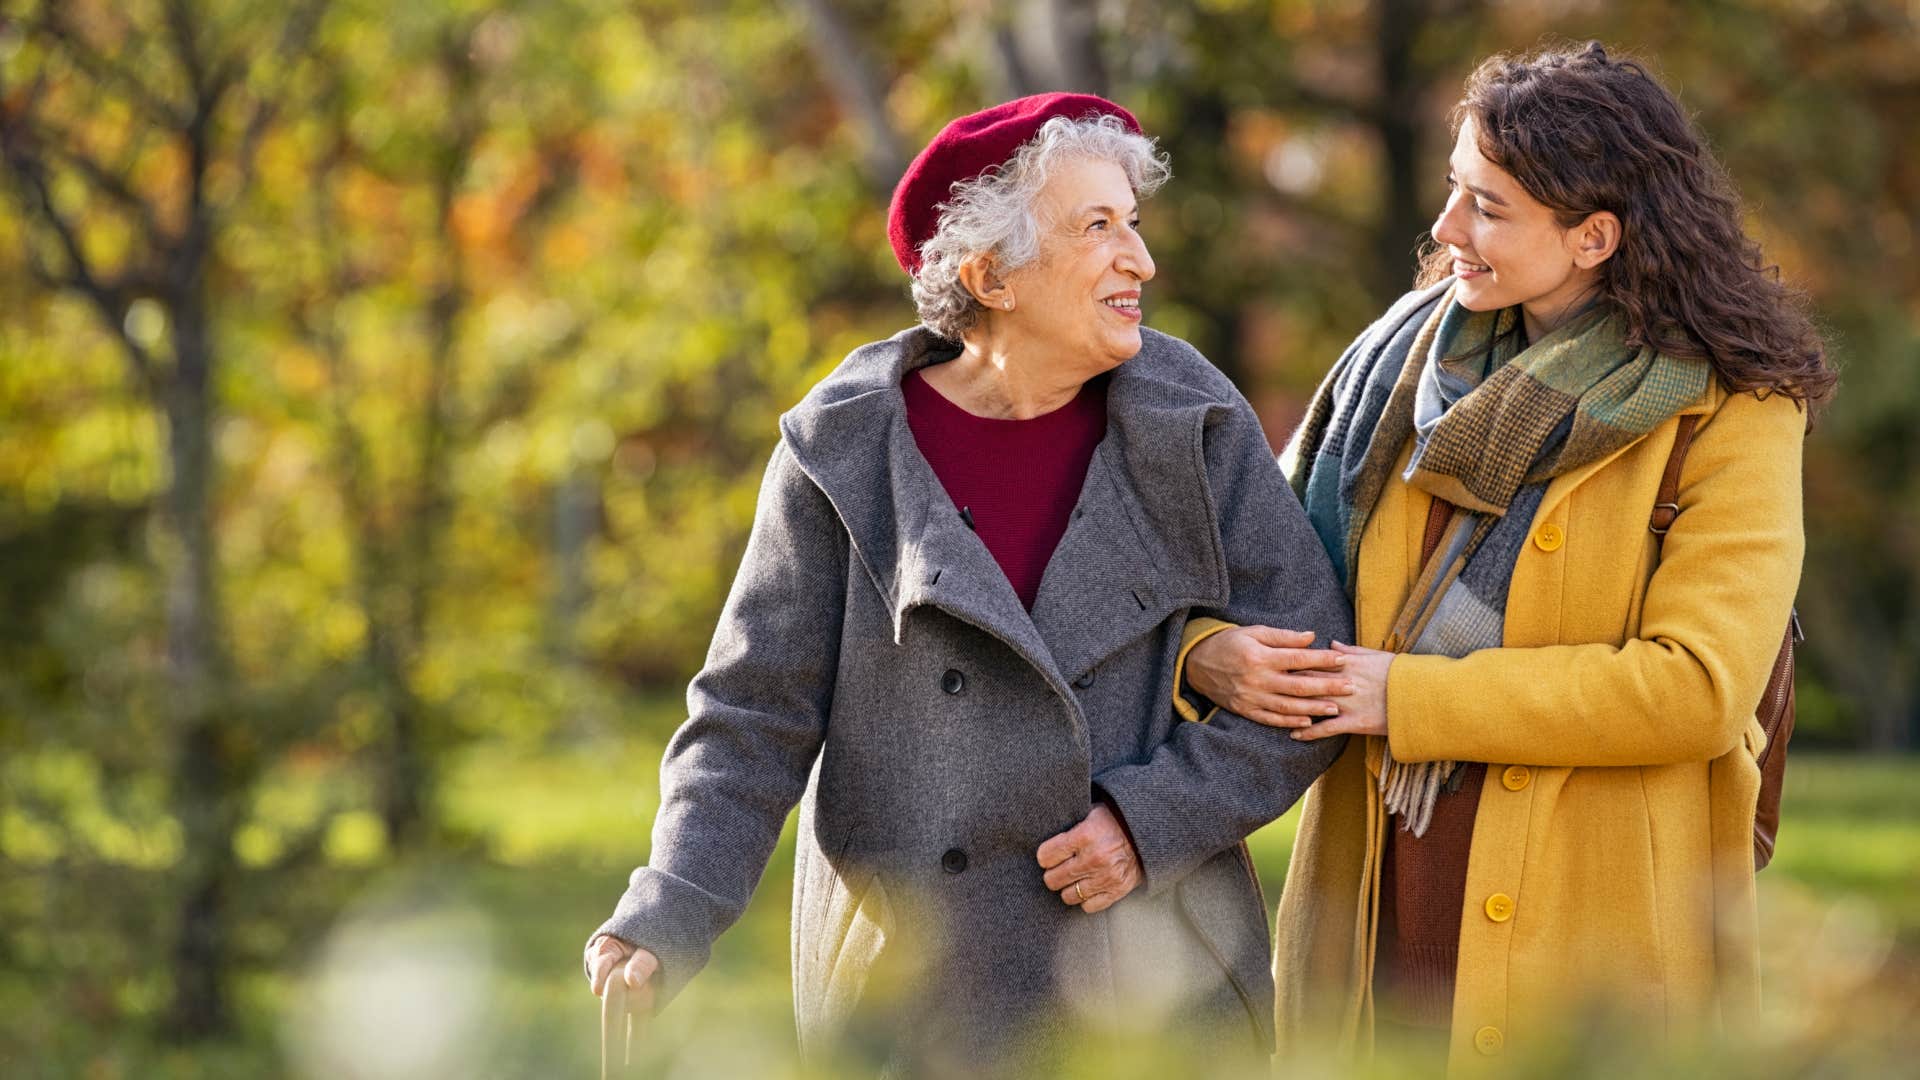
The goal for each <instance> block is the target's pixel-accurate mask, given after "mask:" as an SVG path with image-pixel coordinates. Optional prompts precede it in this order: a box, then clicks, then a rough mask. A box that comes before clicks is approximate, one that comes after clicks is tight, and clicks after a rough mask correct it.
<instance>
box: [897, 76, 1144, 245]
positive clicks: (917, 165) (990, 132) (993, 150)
mask: <svg viewBox="0 0 1920 1080" xmlns="http://www.w3.org/2000/svg"><path fill="white" fill-rule="evenodd" d="M1096 115H1107V116H1117V117H1119V118H1120V121H1121V122H1122V123H1124V124H1126V126H1127V130H1129V131H1131V132H1133V133H1134V134H1136V135H1137V134H1139V133H1140V122H1139V121H1137V120H1135V119H1134V118H1133V114H1132V113H1130V112H1128V111H1127V110H1125V109H1123V108H1121V107H1120V106H1118V105H1115V104H1114V103H1113V102H1111V101H1108V100H1107V99H1106V98H1103V97H1095V96H1094V95H1092V94H1035V95H1033V96H1032V97H1023V98H1018V99H1015V100H1013V101H1009V102H1007V103H1006V104H1005V105H995V106H994V107H993V108H991V109H983V110H981V111H980V112H977V113H974V114H972V115H971V116H963V117H961V118H960V119H958V120H955V121H954V122H952V123H950V124H948V125H947V126H946V127H944V128H942V129H940V134H939V135H937V136H935V137H934V140H933V141H932V142H930V143H928V144H927V148H926V149H925V150H922V151H920V156H919V157H916V158H914V159H913V164H911V165H909V166H907V173H906V175H905V176H902V177H901V178H900V184H899V186H897V187H895V188H894V189H893V205H892V206H890V207H889V208H888V209H887V238H888V239H889V240H891V241H893V257H894V258H896V259H898V260H900V266H901V268H902V269H904V270H906V272H907V273H909V274H918V273H919V272H920V245H922V244H924V243H926V242H927V241H928V240H931V239H933V234H934V231H935V229H936V228H938V226H939V224H940V211H939V210H938V209H936V208H937V207H938V206H939V205H940V204H941V203H943V202H946V201H947V199H948V198H949V197H950V195H951V193H952V191H953V185H955V184H959V183H964V182H966V181H968V180H973V179H975V178H977V177H979V176H980V175H981V174H982V173H984V172H986V171H987V170H988V169H991V168H993V167H995V166H997V165H1002V164H1005V163H1006V160H1007V159H1008V158H1010V157H1012V156H1013V152H1014V151H1015V150H1018V149H1020V145H1021V144H1022V143H1024V142H1026V141H1027V140H1028V139H1031V138H1033V136H1034V135H1035V134H1036V133H1037V132H1039V130H1040V127H1041V125H1043V124H1045V123H1046V122H1047V121H1048V120H1051V119H1053V118H1054V117H1056V116H1066V117H1071V118H1073V119H1076V120H1078V119H1082V118H1086V117H1090V116H1096Z"/></svg>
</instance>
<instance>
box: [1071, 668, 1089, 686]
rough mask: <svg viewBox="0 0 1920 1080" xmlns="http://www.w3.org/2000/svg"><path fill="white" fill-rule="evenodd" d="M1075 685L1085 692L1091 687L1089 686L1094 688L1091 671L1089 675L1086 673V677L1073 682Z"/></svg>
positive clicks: (1083, 676)
mask: <svg viewBox="0 0 1920 1080" xmlns="http://www.w3.org/2000/svg"><path fill="white" fill-rule="evenodd" d="M1073 685H1074V686H1075V687H1076V688H1078V689H1081V690H1085V689H1086V688H1087V687H1089V686H1092V685H1093V672H1092V671H1091V670H1089V671H1088V672H1087V673H1086V674H1085V675H1082V676H1080V677H1079V678H1077V679H1075V680H1073Z"/></svg>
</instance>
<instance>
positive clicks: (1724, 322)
mask: <svg viewBox="0 0 1920 1080" xmlns="http://www.w3.org/2000/svg"><path fill="white" fill-rule="evenodd" d="M1469 116H1470V117H1472V118H1473V121H1474V126H1475V129H1476V131H1477V132H1478V145H1479V148H1480V152H1481V154H1483V155H1485V156H1486V159H1487V160H1488V161H1490V162H1492V163H1493V164H1495V165H1497V166H1499V167H1500V168H1502V169H1504V170H1506V172H1507V173H1508V174H1509V175H1511V176H1512V177H1513V178H1514V179H1515V180H1516V181H1518V182H1519V184H1520V186H1521V187H1522V188H1524V189H1526V191H1527V193H1528V194H1530V195H1532V196H1533V197H1534V198H1536V199H1538V200H1540V202H1542V203H1543V204H1545V205H1546V206H1547V207H1549V208H1550V209H1552V210H1554V211H1555V213H1556V216H1557V218H1558V220H1559V222H1560V224H1561V225H1562V226H1565V227H1568V228H1571V227H1572V226H1574V225H1576V224H1579V223H1580V221H1582V220H1583V219H1585V218H1586V217H1587V215H1589V214H1592V213H1595V212H1597V211H1601V210H1606V211H1611V212H1612V213H1613V214H1614V215H1615V216H1617V217H1618V218H1619V219H1620V224H1621V237H1620V246H1619V248H1618V250H1616V251H1615V252H1614V254H1613V257H1612V258H1610V259H1608V260H1607V261H1606V262H1605V263H1603V264H1601V268H1600V281H1599V285H1598V289H1599V292H1598V297H1597V301H1598V303H1600V304H1603V305H1607V306H1610V307H1611V308H1613V309H1614V310H1617V311H1618V312H1620V313H1621V314H1622V315H1623V316H1625V318H1626V322H1627V340H1628V342H1629V343H1630V344H1633V345H1636V346H1642V345H1651V346H1652V347H1654V348H1655V349H1658V350H1659V351H1661V352H1663V353H1665V354H1667V355H1669V356H1676V357H1689V358H1694V359H1700V360H1705V361H1708V362H1709V363H1711V364H1712V365H1713V369H1714V372H1715V373H1716V374H1717V375H1718V376H1719V379H1720V381H1721V383H1722V384H1723V385H1724V386H1725V387H1726V388H1727V390H1728V391H1729V392H1732V393H1741V392H1754V393H1756V394H1759V395H1761V396H1765V395H1766V394H1769V393H1780V394H1785V395H1787V396H1788V397H1790V398H1792V399H1793V400H1794V401H1795V402H1797V403H1799V404H1800V405H1801V406H1803V407H1806V408H1809V409H1812V410H1816V411H1817V410H1818V409H1819V408H1820V407H1821V406H1822V405H1824V404H1825V403H1826V401H1827V400H1828V399H1829V398H1831V397H1832V395H1833V391H1834V386H1835V383H1836V382H1837V381H1838V376H1837V375H1836V374H1835V373H1834V371H1833V370H1832V368H1830V367H1829V366H1828V364H1827V356H1826V347H1825V345H1824V344H1823V343H1822V342H1821V339H1820V334H1819V332H1818V330H1816V329H1815V327H1814V325H1813V321H1812V319H1811V318H1810V317H1809V315H1808V313H1807V307H1806V298H1805V296H1804V295H1803V294H1802V293H1800V292H1799V291H1798V290H1795V289H1792V288H1790V287H1788V286H1787V285H1785V284H1783V283H1782V282H1781V280H1780V268H1779V267H1778V266H1776V265H1772V264H1769V263H1767V262H1766V260H1765V259H1764V258H1762V256H1761V254H1760V245H1759V244H1757V243H1755V242H1754V241H1753V240H1752V239H1751V238H1749V237H1748V236H1747V235H1746V233H1745V232H1744V231H1743V230H1742V229H1741V227H1740V198H1739V196H1738V194H1736V192H1735V190H1734V187H1733V183H1732V181H1731V180H1730V179H1729V178H1728V177H1727V174H1726V172H1725V170H1724V169H1722V168H1721V166H1720V163H1719V162H1718V161H1716V160H1715V159H1714V156H1713V154H1712V153H1711V152H1710V151H1709V150H1708V149H1707V147H1706V146H1705V144H1704V143H1703V142H1702V140H1701V138H1700V136H1699V134H1698V133H1697V132H1696V131H1695V130H1694V127H1693V125H1692V123H1691V122H1689V120H1688V119H1687V116H1686V114H1685V113H1684V112H1683V111H1682V110H1681V108H1680V103H1679V102H1678V101H1676V100H1675V99H1674V96H1673V95H1672V94H1671V93H1669V92H1668V91H1667V89H1666V88H1665V87H1664V86H1661V85H1660V83H1659V82H1657V81H1656V80H1655V79H1654V78H1653V76H1652V75H1650V74H1648V73H1647V69H1646V68H1645V67H1644V66H1642V65H1641V64H1640V63H1638V62H1637V61H1635V60H1632V59H1613V58H1611V57H1609V56H1608V55H1607V50H1606V49H1605V48H1604V47H1603V46H1602V45H1601V44H1600V43H1599V42H1597V41H1595V42H1589V43H1588V44H1587V45H1586V46H1585V47H1584V48H1556V49H1548V50H1546V51H1544V52H1539V53H1536V54H1534V55H1531V56H1511V55H1501V56H1495V57H1492V58H1491V59H1489V60H1487V61H1486V62H1484V63H1482V64H1481V65H1480V67H1479V68H1478V69H1477V70H1475V71H1474V73H1473V75H1472V76H1471V77H1469V78H1468V79H1467V87H1466V93H1465V95H1464V96H1463V97H1462V98H1461V100H1460V103H1459V104H1458V105H1456V106H1454V109H1453V115H1452V128H1453V132H1454V134H1456V135H1458V134H1459V130H1460V125H1461V124H1462V123H1463V122H1465V120H1466V118H1467V117H1469ZM1451 264H1452V260H1451V258H1450V257H1449V256H1448V254H1447V251H1446V249H1445V248H1444V247H1438V246H1436V247H1435V249H1434V250H1432V251H1429V252H1428V253H1427V255H1426V256H1425V258H1424V259H1423V260H1422V265H1421V271H1420V284H1422V285H1428V284H1432V283H1433V282H1437V281H1439V280H1441V279H1442V278H1445V277H1446V276H1447V275H1448V274H1449V273H1450V272H1451Z"/></svg>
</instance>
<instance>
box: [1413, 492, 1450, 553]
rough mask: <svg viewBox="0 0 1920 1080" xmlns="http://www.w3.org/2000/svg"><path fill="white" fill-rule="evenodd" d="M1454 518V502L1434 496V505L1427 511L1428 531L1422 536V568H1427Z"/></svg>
mask: <svg viewBox="0 0 1920 1080" xmlns="http://www.w3.org/2000/svg"><path fill="white" fill-rule="evenodd" d="M1452 520H1453V504H1452V503H1450V502H1448V501H1447V500H1445V499H1442V498H1440V497H1439V496H1437V495H1436V496H1434V499H1433V506H1432V508H1431V509H1429V510H1428V511H1427V531H1426V534H1425V535H1424V536H1422V537H1421V538H1420V569H1421V570H1425V569H1426V568H1427V563H1428V562H1429V561H1431V560H1432V559H1433V549H1435V548H1437V547H1439V546H1440V538H1441V537H1442V536H1445V535H1446V533H1447V522H1449V521H1452Z"/></svg>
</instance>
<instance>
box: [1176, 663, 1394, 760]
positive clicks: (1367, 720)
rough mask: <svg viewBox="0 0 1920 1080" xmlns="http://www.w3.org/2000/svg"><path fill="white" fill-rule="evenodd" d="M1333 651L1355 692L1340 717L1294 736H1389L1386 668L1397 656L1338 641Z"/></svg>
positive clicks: (1343, 701) (1346, 700)
mask: <svg viewBox="0 0 1920 1080" xmlns="http://www.w3.org/2000/svg"><path fill="white" fill-rule="evenodd" d="M1195 651H1196V652H1197V651H1199V650H1198V649H1196V650H1195ZM1333 652H1334V653H1335V654H1336V655H1338V656H1342V657H1345V658H1346V661H1347V663H1346V668H1345V671H1346V675H1347V681H1348V682H1350V683H1352V684H1353V692H1352V693H1351V694H1348V695H1347V696H1346V697H1344V698H1341V699H1340V715H1339V716H1336V717H1333V718H1332V719H1330V720H1320V721H1317V722H1315V723H1314V724H1312V725H1310V726H1308V727H1305V728H1302V729H1300V730H1299V731H1296V732H1294V733H1293V737H1294V738H1296V739H1301V740H1311V739H1324V738H1327V737H1328V736H1330V735H1381V736H1384V735H1386V733H1387V669H1388V668H1390V667H1392V666H1393V658H1394V656H1395V654H1394V653H1390V652H1381V651H1380V650H1378V649H1363V648H1361V647H1360V646H1358V645H1342V644H1341V643H1340V642H1338V641H1336V642H1334V643H1333ZM1189 662H1191V660H1189Z"/></svg>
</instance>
